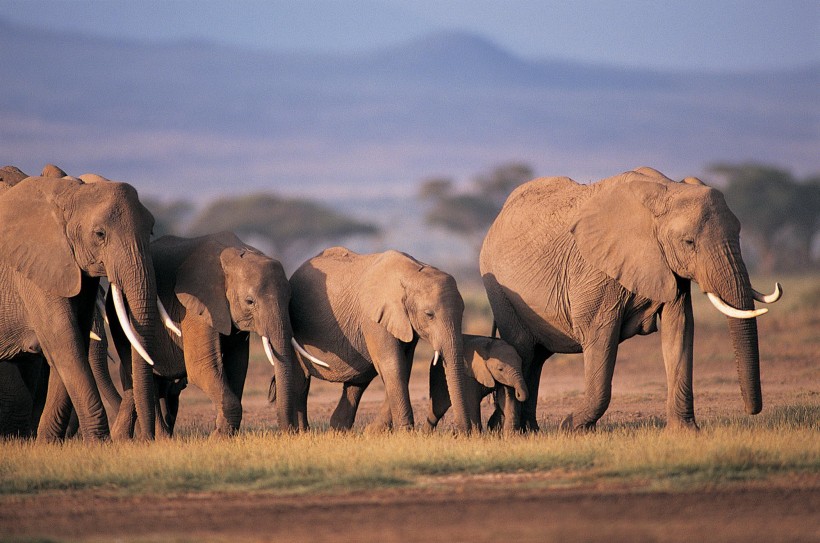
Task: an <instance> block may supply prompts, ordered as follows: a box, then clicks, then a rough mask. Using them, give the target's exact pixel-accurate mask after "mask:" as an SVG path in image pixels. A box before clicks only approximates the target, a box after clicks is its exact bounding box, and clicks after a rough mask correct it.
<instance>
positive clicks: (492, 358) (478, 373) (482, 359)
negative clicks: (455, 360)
mask: <svg viewBox="0 0 820 543" xmlns="http://www.w3.org/2000/svg"><path fill="white" fill-rule="evenodd" d="M464 348H465V353H464V356H465V358H466V359H467V360H469V362H468V364H467V366H466V370H467V375H468V376H470V377H473V378H474V379H475V380H476V381H478V382H479V383H481V384H482V385H484V386H485V387H487V388H492V389H494V388H496V387H497V386H498V385H504V386H508V387H510V388H512V389H513V390H515V398H516V399H517V400H518V401H519V402H523V401H526V399H527V395H528V394H527V384H526V380H525V379H524V375H523V374H522V373H521V366H522V363H521V357H520V356H519V355H518V352H517V351H516V350H515V349H514V348H513V347H512V346H511V345H510V344H509V343H507V342H506V341H503V340H500V339H494V338H489V337H483V336H465V337H464Z"/></svg>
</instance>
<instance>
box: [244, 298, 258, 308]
mask: <svg viewBox="0 0 820 543" xmlns="http://www.w3.org/2000/svg"><path fill="white" fill-rule="evenodd" d="M245 303H246V304H248V305H250V306H252V305H253V304H255V303H256V301H255V300H254V299H253V297H251V296H248V297H247V298H245Z"/></svg>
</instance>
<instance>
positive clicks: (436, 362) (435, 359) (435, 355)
mask: <svg viewBox="0 0 820 543" xmlns="http://www.w3.org/2000/svg"><path fill="white" fill-rule="evenodd" d="M440 356H441V353H440V352H438V351H436V352H435V353H433V365H434V366H435V365H436V364H438V359H439V357H440Z"/></svg>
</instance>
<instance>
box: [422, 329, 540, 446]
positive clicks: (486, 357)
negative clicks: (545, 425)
mask: <svg viewBox="0 0 820 543" xmlns="http://www.w3.org/2000/svg"><path fill="white" fill-rule="evenodd" d="M464 363H465V364H464V366H465V367H464V369H465V370H466V373H467V377H468V378H467V383H466V386H465V400H466V404H467V416H468V417H469V419H470V422H471V423H472V424H473V425H475V426H477V427H478V428H479V429H480V428H481V400H482V399H483V398H484V397H485V396H487V395H488V394H490V393H491V392H493V391H498V392H500V393H501V394H499V401H503V402H504V403H503V405H502V406H501V407H502V409H503V413H504V430H505V431H507V430H508V429H509V430H512V429H514V428H515V424H516V422H517V420H518V417H519V416H520V408H519V405H520V404H519V402H523V401H525V400H526V399H527V385H526V382H525V381H524V376H523V374H522V373H521V357H519V356H518V353H517V352H516V351H515V349H514V348H512V347H511V346H510V345H509V344H508V343H507V342H506V341H504V340H502V339H495V338H490V337H485V336H472V335H468V334H464ZM501 398H504V400H501ZM516 400H517V401H516ZM449 408H450V393H449V390H448V389H447V380H446V379H445V378H444V368H443V367H442V365H441V364H434V365H432V366H431V367H430V409H429V411H428V414H427V428H428V429H430V430H432V429H433V428H435V427H436V425H437V424H438V421H439V420H441V417H443V416H444V413H446V412H447V410H448V409H449Z"/></svg>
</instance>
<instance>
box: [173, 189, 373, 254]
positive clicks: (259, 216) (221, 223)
mask: <svg viewBox="0 0 820 543" xmlns="http://www.w3.org/2000/svg"><path fill="white" fill-rule="evenodd" d="M221 230H230V231H232V232H234V233H236V235H237V236H239V237H240V238H242V239H243V240H249V239H254V238H262V239H264V240H265V241H266V242H267V243H269V244H270V246H271V249H272V253H273V255H272V256H276V257H277V258H278V259H280V260H281V261H282V263H283V264H285V265H286V266H285V267H286V268H287V267H288V266H287V264H291V265H293V264H296V263H298V262H296V261H295V257H297V256H302V254H301V253H303V252H304V251H305V250H306V249H307V248H309V247H311V246H314V245H316V244H318V243H322V242H325V243H326V242H334V241H335V242H338V241H341V240H343V239H344V238H347V237H350V236H356V235H364V236H373V235H377V234H378V233H379V228H378V227H377V226H376V225H374V224H371V223H366V222H360V221H357V220H355V219H352V218H350V217H347V216H345V215H342V214H340V213H337V212H335V211H333V210H331V209H329V208H327V207H325V206H322V205H321V204H318V203H316V202H312V201H310V200H304V199H299V198H284V197H280V196H276V195H273V194H252V195H248V196H242V197H239V198H222V199H219V200H216V201H214V202H212V203H211V204H210V205H209V206H208V207H207V208H205V209H204V210H202V212H200V213H199V214H198V215H197V216H196V217H195V218H194V220H193V222H192V223H191V226H190V228H189V230H188V232H189V234H190V235H201V234H205V233H210V232H219V231H221Z"/></svg>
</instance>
